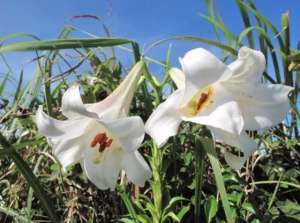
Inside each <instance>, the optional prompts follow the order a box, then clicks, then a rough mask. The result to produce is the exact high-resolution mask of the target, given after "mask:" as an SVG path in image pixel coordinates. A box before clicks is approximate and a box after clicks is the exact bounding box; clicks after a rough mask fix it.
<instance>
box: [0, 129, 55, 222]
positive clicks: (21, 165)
mask: <svg viewBox="0 0 300 223" xmlns="http://www.w3.org/2000/svg"><path fill="white" fill-rule="evenodd" d="M0 144H1V146H2V148H3V149H1V150H0V151H1V153H0V155H2V154H3V155H4V154H5V155H6V156H8V157H9V158H11V159H12V160H13V161H14V163H15V164H16V166H17V168H18V170H19V171H20V172H21V173H22V175H23V176H24V177H25V179H26V181H27V182H28V184H29V185H30V186H31V187H32V188H33V190H34V192H35V194H36V195H37V197H38V198H39V199H40V202H41V205H42V208H43V209H44V211H45V212H46V213H47V214H48V217H49V219H50V220H51V221H52V222H53V223H57V222H60V221H59V218H58V217H57V215H56V214H55V212H54V210H55V209H54V206H53V205H52V202H51V200H50V199H49V198H48V197H47V194H46V192H45V191H44V190H43V188H42V186H41V184H40V182H39V180H38V179H37V178H36V176H35V175H34V174H33V173H32V171H31V169H30V168H29V166H28V165H27V163H26V162H25V161H24V160H23V159H22V158H21V157H20V155H19V154H18V153H17V152H16V150H15V149H14V148H13V147H12V146H11V145H10V144H9V143H8V142H7V140H6V139H5V138H4V136H3V135H2V134H0Z"/></svg>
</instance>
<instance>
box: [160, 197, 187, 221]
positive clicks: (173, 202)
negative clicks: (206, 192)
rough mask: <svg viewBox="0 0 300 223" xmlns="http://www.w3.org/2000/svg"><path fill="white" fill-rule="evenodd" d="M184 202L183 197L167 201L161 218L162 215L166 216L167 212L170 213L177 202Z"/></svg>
mask: <svg viewBox="0 0 300 223" xmlns="http://www.w3.org/2000/svg"><path fill="white" fill-rule="evenodd" d="M185 200H187V199H186V198H184V197H173V198H172V199H171V200H170V201H169V203H168V205H167V206H166V207H165V208H164V210H163V214H162V215H163V216H164V215H167V214H168V212H170V211H172V209H173V208H174V206H175V205H176V204H177V203H178V202H179V201H185Z"/></svg>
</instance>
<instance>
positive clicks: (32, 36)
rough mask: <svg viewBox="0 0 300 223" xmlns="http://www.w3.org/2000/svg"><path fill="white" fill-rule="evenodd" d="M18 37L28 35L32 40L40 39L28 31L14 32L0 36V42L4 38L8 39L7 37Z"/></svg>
mask: <svg viewBox="0 0 300 223" xmlns="http://www.w3.org/2000/svg"><path fill="white" fill-rule="evenodd" d="M19 37H29V38H32V39H34V40H40V38H38V37H37V36H35V35H32V34H30V33H14V34H8V35H5V36H2V37H0V43H2V42H4V41H5V40H8V39H13V38H19Z"/></svg>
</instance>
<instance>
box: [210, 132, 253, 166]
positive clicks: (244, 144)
mask: <svg viewBox="0 0 300 223" xmlns="http://www.w3.org/2000/svg"><path fill="white" fill-rule="evenodd" d="M210 129H211V131H212V132H213V134H214V137H215V138H216V140H217V141H220V142H223V143H226V144H228V145H230V146H233V147H236V148H238V149H240V151H242V152H243V156H237V155H234V154H232V153H230V152H228V151H225V154H224V155H225V160H226V162H227V163H228V164H229V166H231V167H232V168H233V169H235V170H239V169H241V168H242V166H243V165H244V163H245V161H246V160H247V159H248V158H249V156H251V154H252V153H253V152H254V151H255V150H256V149H257V144H256V142H255V141H254V140H253V139H251V138H250V137H249V136H248V135H247V134H246V133H245V132H242V133H241V134H240V135H237V134H230V133H228V132H225V131H222V130H220V129H216V128H211V127H210Z"/></svg>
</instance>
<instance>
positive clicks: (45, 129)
mask: <svg viewBox="0 0 300 223" xmlns="http://www.w3.org/2000/svg"><path fill="white" fill-rule="evenodd" d="M36 124H37V127H38V130H39V132H41V133H42V134H43V135H44V136H46V137H60V136H64V137H66V138H70V137H71V138H74V137H77V136H80V135H82V134H83V133H84V132H85V130H86V127H87V126H88V124H89V121H88V120H87V119H82V120H65V121H60V120H56V119H54V118H51V117H50V116H48V115H47V114H45V113H44V112H43V109H42V107H39V109H38V110H37V112H36ZM67 135H68V136H67ZM69 136H70V137H69Z"/></svg>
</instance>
